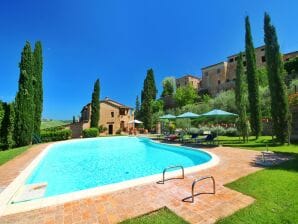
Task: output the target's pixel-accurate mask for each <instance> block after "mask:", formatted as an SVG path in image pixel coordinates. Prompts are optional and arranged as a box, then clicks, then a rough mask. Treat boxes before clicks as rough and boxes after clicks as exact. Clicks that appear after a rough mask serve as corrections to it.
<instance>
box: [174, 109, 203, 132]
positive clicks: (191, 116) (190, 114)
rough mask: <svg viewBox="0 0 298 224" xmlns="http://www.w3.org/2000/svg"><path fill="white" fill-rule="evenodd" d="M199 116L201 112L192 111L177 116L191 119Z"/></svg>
mask: <svg viewBox="0 0 298 224" xmlns="http://www.w3.org/2000/svg"><path fill="white" fill-rule="evenodd" d="M198 117H200V115H199V114H195V113H192V112H186V113H183V114H180V115H178V116H177V118H189V119H192V118H198ZM188 128H190V127H188Z"/></svg>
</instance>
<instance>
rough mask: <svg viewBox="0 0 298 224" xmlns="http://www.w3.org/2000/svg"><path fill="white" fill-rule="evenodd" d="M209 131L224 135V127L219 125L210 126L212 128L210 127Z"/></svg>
mask: <svg viewBox="0 0 298 224" xmlns="http://www.w3.org/2000/svg"><path fill="white" fill-rule="evenodd" d="M210 131H211V132H212V133H213V134H218V135H225V134H226V129H224V128H223V127H221V126H217V127H212V128H210Z"/></svg>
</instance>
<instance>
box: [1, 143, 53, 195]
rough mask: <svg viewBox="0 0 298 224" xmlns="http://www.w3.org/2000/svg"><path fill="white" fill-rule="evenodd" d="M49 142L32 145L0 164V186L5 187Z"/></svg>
mask: <svg viewBox="0 0 298 224" xmlns="http://www.w3.org/2000/svg"><path fill="white" fill-rule="evenodd" d="M50 144H51V143H44V144H39V145H34V146H32V147H31V148H30V149H29V150H27V151H26V152H24V153H23V154H21V155H20V156H17V157H15V158H14V159H13V160H11V161H9V162H7V163H4V164H3V165H2V166H0V188H2V189H3V188H5V187H7V186H8V185H9V184H10V183H11V182H12V181H13V180H14V179H15V178H16V177H17V176H18V175H19V174H20V172H22V171H23V170H24V169H25V168H26V167H27V166H28V165H29V164H30V163H31V161H32V160H33V159H34V158H35V157H36V156H37V155H38V154H39V153H40V152H41V151H42V150H43V149H45V148H46V147H47V146H48V145H50Z"/></svg>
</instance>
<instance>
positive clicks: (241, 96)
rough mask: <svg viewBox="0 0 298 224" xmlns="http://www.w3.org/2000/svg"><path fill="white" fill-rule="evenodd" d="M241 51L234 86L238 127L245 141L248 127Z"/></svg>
mask: <svg viewBox="0 0 298 224" xmlns="http://www.w3.org/2000/svg"><path fill="white" fill-rule="evenodd" d="M242 57H243V56H242V53H240V54H239V56H238V60H237V69H236V86H235V99H236V107H237V111H238V115H239V120H238V129H239V131H240V133H241V136H242V138H243V141H244V142H245V141H246V140H247V138H248V127H247V117H246V104H247V102H246V99H245V97H246V94H245V92H246V89H245V84H244V68H243V59H242Z"/></svg>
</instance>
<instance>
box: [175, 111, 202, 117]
mask: <svg viewBox="0 0 298 224" xmlns="http://www.w3.org/2000/svg"><path fill="white" fill-rule="evenodd" d="M199 116H200V115H199V114H195V113H192V112H186V113H184V114H180V115H178V116H177V118H198V117H199Z"/></svg>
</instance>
